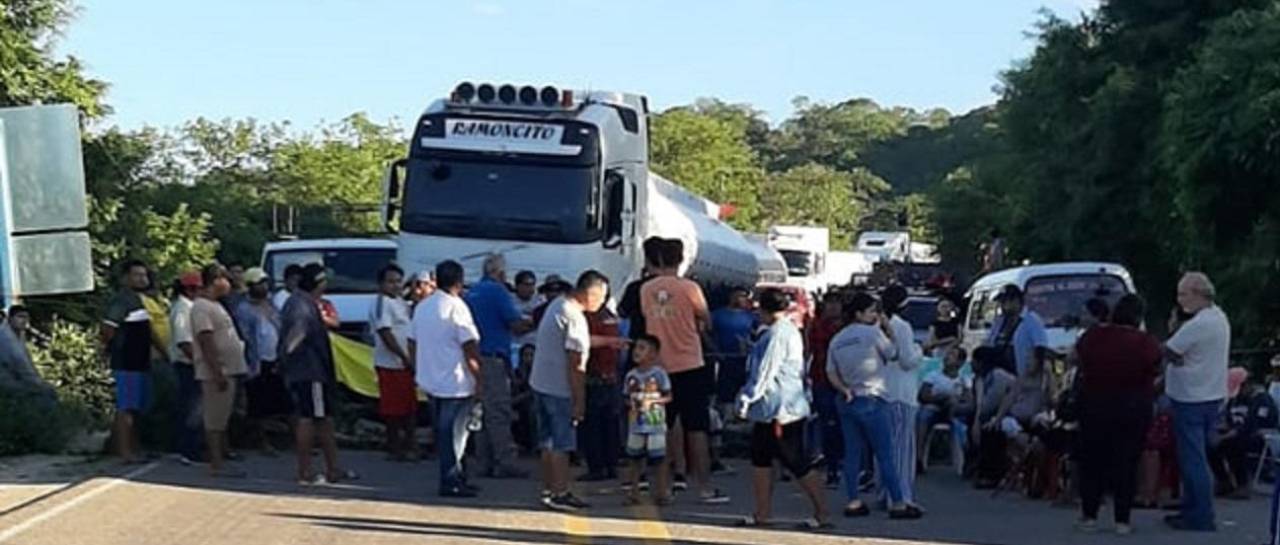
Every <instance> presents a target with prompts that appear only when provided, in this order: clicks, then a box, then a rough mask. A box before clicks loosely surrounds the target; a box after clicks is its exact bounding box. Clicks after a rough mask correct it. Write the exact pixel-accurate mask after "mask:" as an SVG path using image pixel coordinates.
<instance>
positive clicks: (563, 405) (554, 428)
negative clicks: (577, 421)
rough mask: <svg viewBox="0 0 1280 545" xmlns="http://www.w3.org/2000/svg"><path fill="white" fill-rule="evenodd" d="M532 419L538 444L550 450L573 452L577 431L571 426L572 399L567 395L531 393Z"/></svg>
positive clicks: (576, 446)
mask: <svg viewBox="0 0 1280 545" xmlns="http://www.w3.org/2000/svg"><path fill="white" fill-rule="evenodd" d="M533 405H534V409H533V410H534V412H535V413H536V414H535V416H534V420H535V421H536V422H537V423H538V446H539V447H540V448H542V449H545V450H550V451H552V452H573V451H575V450H577V448H578V441H577V439H578V433H577V430H575V429H574V428H573V401H572V400H570V399H569V398H567V397H559V396H553V395H547V394H544V393H542V392H534V393H533Z"/></svg>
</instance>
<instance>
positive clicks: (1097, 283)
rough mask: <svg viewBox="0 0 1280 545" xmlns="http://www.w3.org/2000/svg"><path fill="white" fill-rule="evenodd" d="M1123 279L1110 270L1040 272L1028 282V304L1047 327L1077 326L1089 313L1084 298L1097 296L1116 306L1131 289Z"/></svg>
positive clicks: (1111, 305) (1026, 292) (1026, 290)
mask: <svg viewBox="0 0 1280 545" xmlns="http://www.w3.org/2000/svg"><path fill="white" fill-rule="evenodd" d="M1128 291H1129V290H1128V288H1126V287H1125V284H1124V281H1123V280H1121V279H1120V277H1118V276H1113V275H1109V274H1072V275H1061V276H1038V277H1036V278H1032V279H1031V280H1030V281H1028V282H1027V286H1026V289H1025V290H1024V292H1025V294H1026V300H1027V307H1028V308H1030V309H1031V310H1032V311H1034V312H1035V313H1036V314H1037V315H1039V316H1040V319H1041V320H1043V321H1044V325H1045V327H1077V326H1079V325H1080V324H1081V322H1082V321H1084V319H1085V318H1086V317H1087V316H1088V311H1086V310H1085V306H1084V305H1085V302H1086V301H1088V300H1089V299H1092V298H1094V297H1097V298H1099V299H1102V300H1103V301H1106V303H1107V306H1108V307H1113V306H1115V304H1116V301H1118V300H1120V297H1121V296H1123V295H1124V294H1126V293H1128Z"/></svg>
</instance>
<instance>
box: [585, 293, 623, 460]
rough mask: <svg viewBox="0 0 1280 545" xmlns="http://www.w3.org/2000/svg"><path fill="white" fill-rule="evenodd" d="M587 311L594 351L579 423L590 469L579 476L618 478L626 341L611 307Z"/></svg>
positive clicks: (588, 326) (590, 358) (589, 361)
mask: <svg viewBox="0 0 1280 545" xmlns="http://www.w3.org/2000/svg"><path fill="white" fill-rule="evenodd" d="M585 314H586V317H587V330H588V331H589V332H590V333H591V352H590V354H589V356H588V357H587V386H586V393H587V412H586V419H585V420H584V421H583V422H582V425H580V426H578V437H579V439H578V444H579V445H581V446H582V457H583V458H585V459H586V462H587V473H586V474H585V475H583V476H581V477H579V478H578V480H579V481H583V482H596V481H604V480H608V479H616V478H618V453H619V452H621V449H622V446H621V442H622V436H621V433H622V432H621V430H620V427H621V424H622V421H621V418H622V417H621V414H622V386H621V384H620V383H619V381H618V356H619V355H620V354H621V348H620V347H621V346H625V344H624V343H622V342H621V338H620V336H619V331H620V330H619V328H618V315H616V314H614V313H613V311H611V310H609V307H600V310H598V311H596V312H587V313H585Z"/></svg>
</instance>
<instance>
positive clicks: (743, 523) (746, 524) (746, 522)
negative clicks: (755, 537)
mask: <svg viewBox="0 0 1280 545" xmlns="http://www.w3.org/2000/svg"><path fill="white" fill-rule="evenodd" d="M734 526H737V527H739V528H768V527H769V526H770V523H769V521H767V520H759V519H757V518H756V516H755V515H747V516H745V517H742V518H740V519H738V521H737V522H735V523H734Z"/></svg>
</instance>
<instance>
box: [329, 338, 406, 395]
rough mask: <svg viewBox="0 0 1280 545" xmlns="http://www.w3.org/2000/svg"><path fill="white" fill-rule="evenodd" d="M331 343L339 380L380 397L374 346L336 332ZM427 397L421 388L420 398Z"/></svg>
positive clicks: (352, 389)
mask: <svg viewBox="0 0 1280 545" xmlns="http://www.w3.org/2000/svg"><path fill="white" fill-rule="evenodd" d="M329 345H330V346H332V347H333V367H334V371H335V372H336V374H337V375H338V382H340V383H342V384H345V385H346V386H347V388H350V389H351V391H353V392H355V393H357V394H360V395H362V396H365V397H372V398H375V399H376V398H377V397H379V396H378V373H377V371H374V369H373V347H372V346H369V345H367V344H364V343H362V342H359V341H353V340H351V339H348V338H346V337H343V336H342V335H337V334H334V333H330V334H329ZM426 399H427V396H425V395H423V394H422V391H421V390H419V391H418V400H419V401H425V400H426Z"/></svg>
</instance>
